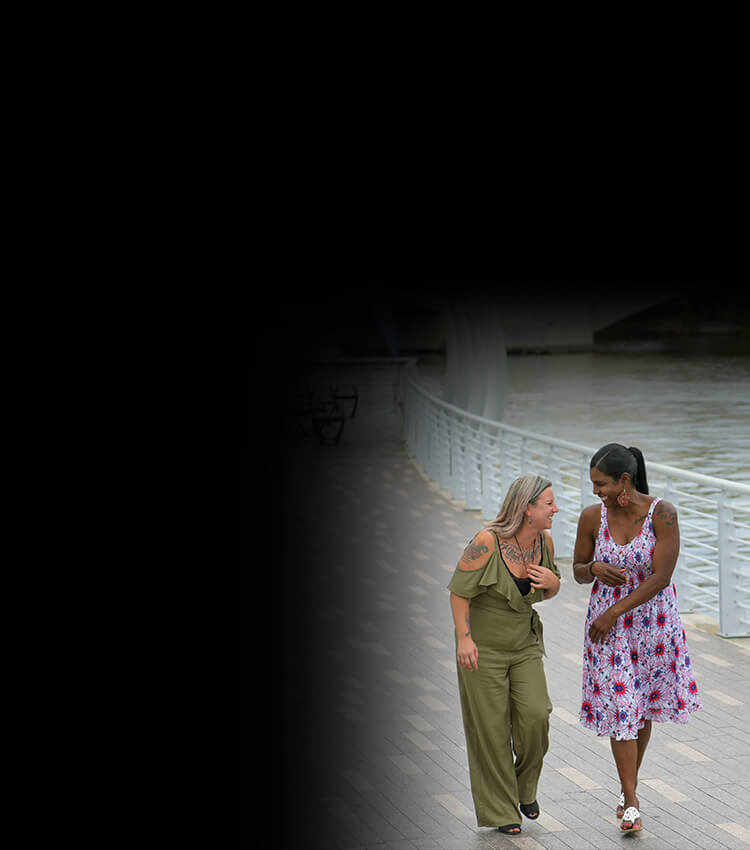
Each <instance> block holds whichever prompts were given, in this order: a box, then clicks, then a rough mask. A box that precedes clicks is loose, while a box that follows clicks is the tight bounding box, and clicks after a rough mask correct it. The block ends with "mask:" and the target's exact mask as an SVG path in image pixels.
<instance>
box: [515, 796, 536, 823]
mask: <svg viewBox="0 0 750 850" xmlns="http://www.w3.org/2000/svg"><path fill="white" fill-rule="evenodd" d="M518 808H519V809H520V810H521V811H522V812H523V813H524V814H525V815H526V817H527V818H528V819H529V820H536V819H537V818H538V817H539V803H537V801H536V800H534V802H533V803H521V804H520V805H519V807H518Z"/></svg>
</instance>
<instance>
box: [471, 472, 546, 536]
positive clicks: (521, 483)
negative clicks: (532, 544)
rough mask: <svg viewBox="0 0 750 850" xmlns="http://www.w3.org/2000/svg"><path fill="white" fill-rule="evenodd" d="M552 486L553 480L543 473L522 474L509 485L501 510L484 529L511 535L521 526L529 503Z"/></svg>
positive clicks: (501, 534) (502, 534)
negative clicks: (545, 476)
mask: <svg viewBox="0 0 750 850" xmlns="http://www.w3.org/2000/svg"><path fill="white" fill-rule="evenodd" d="M551 486H552V482H551V481H548V480H547V479H546V478H542V476H541V475H522V476H520V478H516V480H515V481H514V482H513V483H512V484H511V485H510V487H508V492H507V493H506V495H505V499H504V501H503V504H502V507H501V508H500V512H499V513H498V515H497V516H496V517H495V519H494V520H493V521H492V522H490V523H488V524H487V525H486V526H485V527H484V529H483V530H484V531H494V532H495V533H496V534H499V535H500V537H511V536H512V535H513V534H515V533H516V532H517V531H518V529H519V528H520V527H521V523H522V522H523V517H524V513H525V512H526V508H527V506H528V505H529V504H533V503H534V502H536V500H537V499H538V498H539V496H540V495H541V494H542V493H543V492H544V491H545V490H546V489H547V488H548V487H551Z"/></svg>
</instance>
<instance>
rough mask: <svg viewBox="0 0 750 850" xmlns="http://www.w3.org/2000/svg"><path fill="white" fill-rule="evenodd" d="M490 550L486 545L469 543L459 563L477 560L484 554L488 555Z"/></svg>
mask: <svg viewBox="0 0 750 850" xmlns="http://www.w3.org/2000/svg"><path fill="white" fill-rule="evenodd" d="M489 551H490V550H489V549H488V548H487V547H486V546H482V545H479V546H477V545H476V544H474V543H469V545H468V546H467V547H466V548H465V549H464V553H463V555H461V560H460V561H459V562H458V563H459V564H462V563H463V564H468V563H470V562H471V561H476V560H478V559H479V558H481V557H482V556H483V555H486V554H487V553H488V552H489Z"/></svg>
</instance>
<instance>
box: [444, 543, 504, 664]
mask: <svg viewBox="0 0 750 850" xmlns="http://www.w3.org/2000/svg"><path fill="white" fill-rule="evenodd" d="M493 547H494V540H493V538H492V533H491V532H489V531H480V532H479V534H477V535H476V537H475V538H474V539H473V540H472V541H471V543H469V545H468V546H467V547H466V548H465V549H464V552H463V554H462V555H461V558H460V559H459V561H458V564H457V565H456V568H457V569H459V570H466V571H470V572H473V571H475V570H481V569H483V568H484V567H486V566H487V562H488V561H489V559H490V555H491V554H492V549H493ZM450 600H451V612H452V614H453V623H454V625H455V627H456V637H457V639H458V647H457V658H458V663H459V664H460V665H461V667H464V668H466V669H467V670H476V669H477V668H478V667H479V650H478V649H477V645H476V644H475V643H474V640H473V638H472V637H471V614H470V605H469V600H468V599H465V598H464V597H463V596H457V595H456V594H455V593H453V591H451V594H450Z"/></svg>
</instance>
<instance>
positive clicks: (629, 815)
mask: <svg viewBox="0 0 750 850" xmlns="http://www.w3.org/2000/svg"><path fill="white" fill-rule="evenodd" d="M640 817H641V813H640V812H639V811H638V809H636V807H635V806H628V808H627V809H625V811H624V812H623V815H622V820H623V822H625V821H629V822H630V823H631V824H632V826H623V825H622V824H620V829H621V830H622V831H623V832H639V831H640V830H642V829H643V824H642V823H641V825H640V826H636V825H635V822H636V821H637V820H640Z"/></svg>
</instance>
